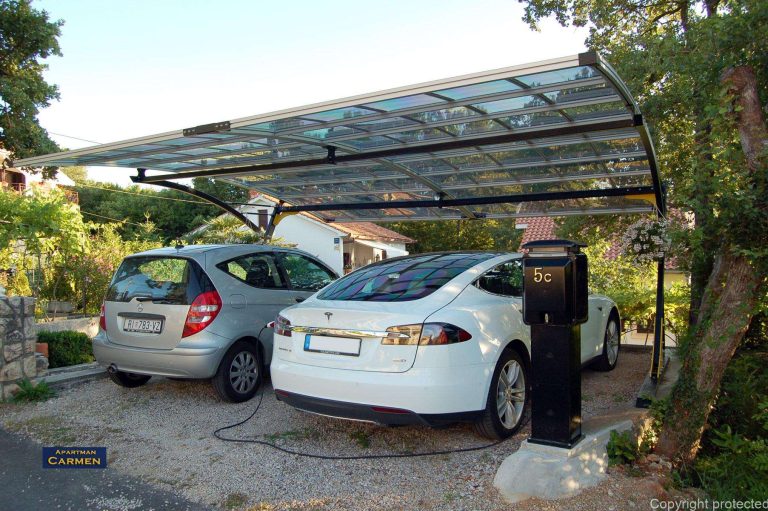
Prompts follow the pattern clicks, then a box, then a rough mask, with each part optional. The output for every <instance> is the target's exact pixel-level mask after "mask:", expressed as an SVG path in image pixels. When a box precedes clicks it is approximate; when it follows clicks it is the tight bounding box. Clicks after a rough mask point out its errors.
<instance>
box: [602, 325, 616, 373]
mask: <svg viewBox="0 0 768 511" xmlns="http://www.w3.org/2000/svg"><path fill="white" fill-rule="evenodd" d="M605 337H606V339H605V349H606V351H607V353H606V354H607V355H608V363H609V364H610V365H612V366H613V365H616V360H617V359H618V358H619V327H618V326H617V325H616V321H614V320H613V318H611V319H610V320H609V321H608V326H607V327H606V329H605Z"/></svg>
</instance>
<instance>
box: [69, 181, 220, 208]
mask: <svg viewBox="0 0 768 511" xmlns="http://www.w3.org/2000/svg"><path fill="white" fill-rule="evenodd" d="M76 187H82V188H93V189H94V190H104V191H106V192H116V193H125V194H128V195H138V196H140V197H146V198H147V199H160V200H172V201H176V202H189V203H191V204H203V205H204V206H212V204H210V203H208V202H203V201H197V200H189V199H177V198H175V197H161V196H160V195H149V194H146V193H138V192H129V191H127V190H115V189H113V188H103V187H101V186H93V185H85V184H81V183H77V185H76Z"/></svg>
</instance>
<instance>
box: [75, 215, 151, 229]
mask: <svg viewBox="0 0 768 511" xmlns="http://www.w3.org/2000/svg"><path fill="white" fill-rule="evenodd" d="M80 213H82V214H83V215H90V216H96V217H99V218H103V219H105V220H112V221H113V222H120V223H126V224H131V225H138V226H139V227H144V224H138V223H136V222H129V221H128V220H118V219H117V218H111V217H108V216H104V215H97V214H96V213H89V212H88V211H80Z"/></svg>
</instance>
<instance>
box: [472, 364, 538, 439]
mask: <svg viewBox="0 0 768 511" xmlns="http://www.w3.org/2000/svg"><path fill="white" fill-rule="evenodd" d="M529 390H530V388H529V385H528V368H527V367H526V364H525V362H524V361H523V357H521V356H520V354H519V353H518V352H517V351H515V350H513V349H506V350H504V352H502V354H501V357H500V358H499V362H498V363H497V364H496V369H494V371H493V377H492V378H491V387H490V389H488V398H487V400H486V405H485V410H483V415H482V417H481V418H480V420H478V421H477V422H475V424H474V427H475V431H476V432H477V433H478V434H479V435H481V436H484V437H486V438H490V439H493V440H502V439H504V438H507V437H510V436H512V435H514V434H515V432H517V430H518V429H520V426H522V424H523V422H525V417H526V414H527V413H528V401H529V399H530V392H529Z"/></svg>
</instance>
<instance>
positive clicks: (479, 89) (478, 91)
mask: <svg viewBox="0 0 768 511" xmlns="http://www.w3.org/2000/svg"><path fill="white" fill-rule="evenodd" d="M520 89H521V87H520V86H519V85H515V84H514V83H512V82H510V81H509V80H495V81H493V82H485V83H477V84H475V85H465V86H463V87H454V88H452V89H443V90H439V91H437V93H438V94H439V95H441V96H445V97H446V98H449V99H453V100H458V99H467V98H473V97H477V96H486V95H488V94H498V93H500V92H510V91H515V90H520Z"/></svg>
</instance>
